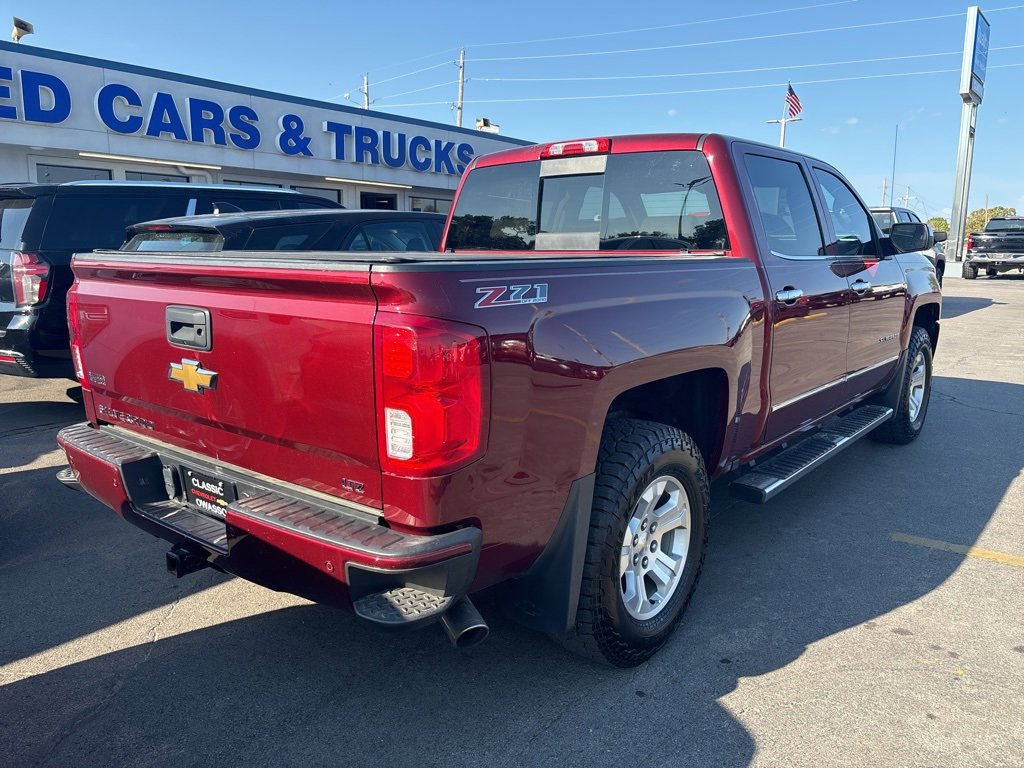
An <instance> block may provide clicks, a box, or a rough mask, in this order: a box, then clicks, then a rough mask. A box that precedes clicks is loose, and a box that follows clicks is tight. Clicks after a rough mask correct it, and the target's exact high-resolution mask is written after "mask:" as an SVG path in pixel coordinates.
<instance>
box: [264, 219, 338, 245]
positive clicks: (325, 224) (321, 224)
mask: <svg viewBox="0 0 1024 768" xmlns="http://www.w3.org/2000/svg"><path fill="white" fill-rule="evenodd" d="M331 226H332V222H330V221H314V222H302V223H298V224H277V225H274V226H268V227H256V228H255V229H253V231H252V233H251V234H250V235H249V239H248V241H247V242H246V244H245V248H246V249H247V250H250V251H311V250H316V249H317V248H319V247H320V243H321V242H322V241H323V239H324V235H326V234H327V232H328V230H330V229H331Z"/></svg>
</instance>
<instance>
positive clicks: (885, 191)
mask: <svg viewBox="0 0 1024 768" xmlns="http://www.w3.org/2000/svg"><path fill="white" fill-rule="evenodd" d="M888 193H889V177H888V176H883V177H882V206H883V207H884V206H885V196H886V195H887V194H888Z"/></svg>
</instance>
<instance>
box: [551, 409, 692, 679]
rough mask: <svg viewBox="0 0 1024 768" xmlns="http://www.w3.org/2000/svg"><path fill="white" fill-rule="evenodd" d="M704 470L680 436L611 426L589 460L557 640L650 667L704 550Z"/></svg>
mask: <svg viewBox="0 0 1024 768" xmlns="http://www.w3.org/2000/svg"><path fill="white" fill-rule="evenodd" d="M709 508H710V493H709V490H708V477H707V471H706V470H705V468H704V461H703V459H702V458H701V455H700V451H699V450H698V449H697V446H696V444H695V443H694V442H693V440H692V439H691V438H690V437H689V435H687V434H686V433H684V432H682V431H680V430H678V429H675V428H674V427H669V426H666V425H663V424H656V423H654V422H649V421H639V420H635V419H616V420H613V421H610V422H609V423H608V424H607V425H606V427H605V431H604V437H603V439H602V441H601V450H600V455H599V459H598V467H597V481H596V484H595V489H594V505H593V510H592V513H591V520H590V531H589V537H588V542H587V556H586V561H585V564H584V571H583V584H582V587H581V590H580V602H579V608H578V610H577V614H576V623H575V627H574V628H573V631H572V632H571V633H570V635H569V636H568V637H566V638H563V642H564V644H565V645H566V646H568V647H569V648H571V649H572V650H574V651H577V652H579V653H582V654H583V655H585V656H588V657H590V658H593V659H596V660H598V661H603V662H606V663H608V664H612V665H614V666H618V667H633V666H636V665H637V664H640V663H642V662H644V661H646V660H647V659H649V658H650V657H651V656H652V655H653V654H654V653H655V651H657V650H658V649H659V648H660V647H661V646H662V645H664V643H665V641H666V640H668V638H669V636H670V635H671V633H672V630H673V629H674V628H675V625H676V623H677V622H678V620H679V617H680V616H681V615H682V613H683V610H684V609H685V608H686V605H687V604H688V603H689V601H690V596H691V595H692V594H693V590H694V587H695V586H696V584H697V580H698V578H699V576H700V570H701V566H702V565H703V562H704V549H705V546H706V544H707V534H708V514H709Z"/></svg>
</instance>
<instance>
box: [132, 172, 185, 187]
mask: <svg viewBox="0 0 1024 768" xmlns="http://www.w3.org/2000/svg"><path fill="white" fill-rule="evenodd" d="M124 178H125V181H183V182H185V183H186V184H187V183H188V181H189V178H188V176H182V175H180V174H177V173H146V172H145V171H125V172H124Z"/></svg>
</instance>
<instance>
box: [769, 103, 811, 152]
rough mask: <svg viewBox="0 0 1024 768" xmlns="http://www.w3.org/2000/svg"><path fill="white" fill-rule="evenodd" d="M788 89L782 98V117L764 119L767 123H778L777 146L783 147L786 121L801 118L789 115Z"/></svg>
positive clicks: (784, 144) (790, 121)
mask: <svg viewBox="0 0 1024 768" xmlns="http://www.w3.org/2000/svg"><path fill="white" fill-rule="evenodd" d="M788 96H789V91H788V89H787V91H786V97H785V98H783V100H782V117H781V118H779V119H778V120H766V121H765V122H768V123H778V124H779V146H780V147H782V148H785V146H786V123H795V122H796V121H798V120H803V118H802V117H789V98H788Z"/></svg>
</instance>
